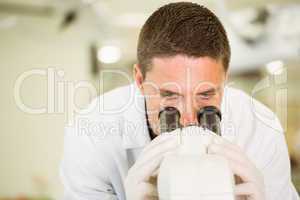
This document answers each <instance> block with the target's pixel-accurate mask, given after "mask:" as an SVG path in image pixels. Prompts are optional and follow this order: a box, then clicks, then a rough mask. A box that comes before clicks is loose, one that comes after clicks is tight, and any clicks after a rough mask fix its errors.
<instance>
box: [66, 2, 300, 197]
mask: <svg viewBox="0 0 300 200" xmlns="http://www.w3.org/2000/svg"><path fill="white" fill-rule="evenodd" d="M137 58H138V63H137V64H136V65H135V66H134V78H135V83H134V84H132V85H129V86H125V87H121V88H117V89H115V90H113V91H111V92H109V93H106V94H104V95H102V96H100V97H99V98H97V99H96V100H94V101H93V102H92V104H91V105H90V107H89V108H88V109H87V110H88V111H91V112H88V113H87V114H81V115H78V116H77V118H76V120H75V125H74V126H72V127H67V128H66V136H65V151H64V158H63V162H62V166H61V177H62V182H63V183H64V186H65V199H72V200H73V199H74V200H75V199H80V200H82V199H88V200H96V199H97V200H98V199H99V200H100V199H101V200H103V199H120V200H124V199H128V200H146V199H158V198H157V192H156V189H157V188H156V184H155V178H156V176H157V170H158V169H159V166H160V163H161V161H162V159H163V157H164V156H165V155H166V154H167V153H170V152H173V151H174V150H175V149H176V148H177V146H178V144H177V142H176V137H167V136H164V134H161V133H160V131H159V125H158V124H159V119H158V112H159V111H160V109H162V108H163V107H165V106H173V107H176V108H177V109H178V110H179V111H180V114H181V119H180V120H181V124H182V125H183V126H187V125H189V124H197V120H196V116H195V115H196V112H197V110H199V109H200V108H202V107H203V106H207V105H213V106H216V107H218V108H220V109H221V111H222V116H223V118H222V136H223V137H222V138H219V139H217V140H216V141H214V142H213V143H212V144H211V145H210V146H209V153H212V154H217V155H221V156H224V157H225V158H227V159H228V161H229V165H230V167H231V170H232V171H233V173H234V174H235V176H236V177H238V179H239V181H238V182H237V183H236V185H235V189H234V191H235V195H236V196H237V198H241V197H242V198H244V199H248V200H263V199H268V200H275V199H278V200H283V199H284V200H292V199H293V200H296V199H298V195H297V194H296V192H295V188H294V187H293V185H292V183H291V177H290V165H289V157H288V152H287V147H286V142H285V138H284V135H283V130H282V129H281V126H280V124H279V122H278V120H277V118H276V117H275V118H273V119H272V120H270V119H269V118H265V117H263V116H265V114H268V115H269V116H270V115H272V113H271V112H270V111H269V110H268V109H267V108H266V107H264V106H263V105H262V104H260V103H259V102H257V101H255V100H254V99H251V98H250V97H249V96H247V95H246V94H244V93H243V92H241V91H239V90H236V89H232V88H228V87H224V85H225V82H226V78H227V71H228V66H229V61H230V47H229V42H228V39H227V36H226V32H225V30H224V28H223V26H222V24H221V23H220V21H219V20H218V18H217V17H216V16H215V15H214V14H213V13H212V12H211V11H210V10H208V9H207V8H205V7H203V6H200V5H197V4H194V3H187V2H180V3H171V4H168V5H165V6H163V7H161V8H159V9H158V10H157V11H156V12H154V13H153V14H152V15H151V16H150V18H149V19H148V20H147V21H146V23H145V24H144V26H143V28H142V30H141V33H140V36H139V41H138V50H137ZM272 116H273V115H272Z"/></svg>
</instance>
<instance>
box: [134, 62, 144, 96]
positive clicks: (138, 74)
mask: <svg viewBox="0 0 300 200" xmlns="http://www.w3.org/2000/svg"><path fill="white" fill-rule="evenodd" d="M133 77H134V80H135V82H136V84H137V86H138V87H139V88H140V90H141V92H143V82H144V78H143V74H142V70H141V67H140V65H139V64H134V66H133Z"/></svg>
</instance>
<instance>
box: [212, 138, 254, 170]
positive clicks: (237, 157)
mask: <svg viewBox="0 0 300 200" xmlns="http://www.w3.org/2000/svg"><path fill="white" fill-rule="evenodd" d="M208 153H210V154H217V155H220V156H224V157H225V158H227V159H230V160H233V161H235V162H237V163H239V164H240V165H249V160H248V159H247V158H245V157H246V155H245V154H243V153H241V152H237V151H235V150H234V149H232V148H229V147H228V146H227V145H224V144H215V143H212V144H210V145H209V146H208Z"/></svg>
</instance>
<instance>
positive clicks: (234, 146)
mask: <svg viewBox="0 0 300 200" xmlns="http://www.w3.org/2000/svg"><path fill="white" fill-rule="evenodd" d="M212 144H220V145H222V146H224V147H226V148H228V149H231V150H232V151H234V152H237V153H240V154H244V151H243V149H242V148H241V147H240V146H239V145H238V144H234V143H232V142H231V141H229V140H227V139H226V138H223V137H220V136H218V135H214V137H213V140H212ZM244 157H245V158H246V159H247V160H248V161H249V159H248V157H247V156H244Z"/></svg>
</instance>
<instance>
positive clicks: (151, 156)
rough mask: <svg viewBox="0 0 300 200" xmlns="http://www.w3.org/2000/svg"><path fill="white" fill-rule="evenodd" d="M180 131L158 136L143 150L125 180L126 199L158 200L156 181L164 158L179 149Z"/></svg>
mask: <svg viewBox="0 0 300 200" xmlns="http://www.w3.org/2000/svg"><path fill="white" fill-rule="evenodd" d="M178 131H179V129H177V130H175V131H172V132H170V133H163V134H161V135H159V136H157V137H156V138H155V139H154V140H152V141H151V142H150V143H149V144H148V145H147V146H146V147H145V148H144V149H143V151H142V152H141V154H140V156H139V158H138V159H137V161H136V162H135V164H134V165H133V166H132V167H131V168H130V169H129V171H128V174H127V177H126V179H125V182H124V184H125V193H126V199H128V200H148V199H151V200H152V199H153V200H154V199H158V194H157V188H156V181H155V179H156V178H157V173H158V169H159V166H160V164H161V161H162V160H163V158H164V156H165V155H166V154H168V153H172V152H174V151H175V150H176V149H177V146H178V144H179V140H178V134H179V133H178Z"/></svg>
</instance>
